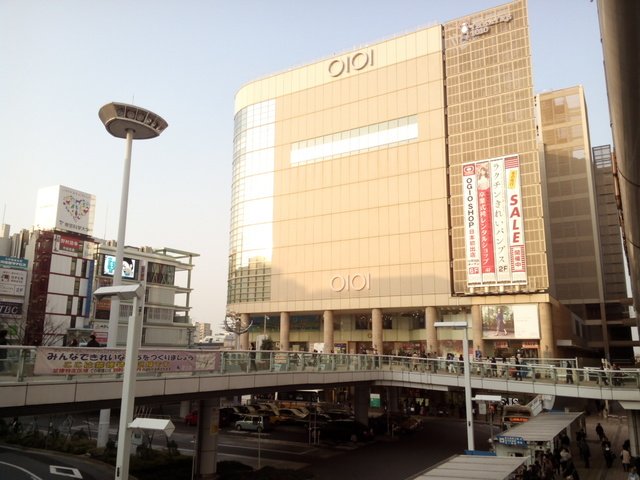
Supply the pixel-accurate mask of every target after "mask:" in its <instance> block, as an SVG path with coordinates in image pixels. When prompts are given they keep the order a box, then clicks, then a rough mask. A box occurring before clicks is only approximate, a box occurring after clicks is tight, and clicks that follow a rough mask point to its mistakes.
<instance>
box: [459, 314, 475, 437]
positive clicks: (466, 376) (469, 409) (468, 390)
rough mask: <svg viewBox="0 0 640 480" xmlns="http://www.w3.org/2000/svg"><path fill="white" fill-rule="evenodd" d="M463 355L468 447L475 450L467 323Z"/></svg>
mask: <svg viewBox="0 0 640 480" xmlns="http://www.w3.org/2000/svg"><path fill="white" fill-rule="evenodd" d="M463 330H464V342H463V344H462V355H464V359H463V360H464V402H465V409H466V413H467V448H468V449H469V450H475V442H474V439H473V407H472V405H471V365H470V364H469V333H468V331H467V326H466V324H465V326H464V328H463Z"/></svg>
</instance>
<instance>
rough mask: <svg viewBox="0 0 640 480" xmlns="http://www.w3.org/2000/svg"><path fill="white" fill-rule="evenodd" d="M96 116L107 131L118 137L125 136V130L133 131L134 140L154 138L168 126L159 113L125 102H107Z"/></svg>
mask: <svg viewBox="0 0 640 480" xmlns="http://www.w3.org/2000/svg"><path fill="white" fill-rule="evenodd" d="M98 116H99V117H100V120H101V121H102V123H103V124H104V126H105V128H106V129H107V132H109V133H110V134H111V135H113V136H114V137H118V138H127V131H131V132H133V138H134V140H144V139H147V138H155V137H157V136H158V135H160V134H161V133H162V132H163V131H164V129H165V128H167V127H168V126H169V124H168V123H167V122H166V121H165V120H164V119H163V118H162V117H161V116H160V115H156V114H155V113H153V112H150V111H149V110H145V109H144V108H140V107H136V106H135V105H128V104H126V103H117V102H111V103H107V104H106V105H105V106H103V107H102V108H101V109H100V111H99V112H98Z"/></svg>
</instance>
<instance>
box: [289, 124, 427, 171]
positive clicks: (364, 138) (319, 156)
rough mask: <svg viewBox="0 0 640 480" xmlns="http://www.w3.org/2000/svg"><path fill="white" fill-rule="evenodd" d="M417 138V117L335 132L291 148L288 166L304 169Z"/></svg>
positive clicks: (295, 144)
mask: <svg viewBox="0 0 640 480" xmlns="http://www.w3.org/2000/svg"><path fill="white" fill-rule="evenodd" d="M417 138H418V117H417V115H410V116H408V117H402V118H397V119H395V120H389V121H387V122H382V123H376V124H374V125H367V126H364V127H359V128H354V129H351V130H346V131H344V132H337V133H333V134H331V135H325V136H323V137H318V138H312V139H309V140H303V141H302V142H296V143H294V144H292V145H291V164H292V165H303V164H306V163H313V162H315V161H318V160H327V159H330V158H336V157H342V156H345V155H351V154H354V153H358V152H362V151H366V150H370V149H375V148H380V147H385V146H390V145H396V144H399V143H402V142H408V141H410V140H416V139H417Z"/></svg>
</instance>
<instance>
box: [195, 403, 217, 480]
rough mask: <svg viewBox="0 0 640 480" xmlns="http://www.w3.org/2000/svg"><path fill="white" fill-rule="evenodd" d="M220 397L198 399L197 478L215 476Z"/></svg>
mask: <svg viewBox="0 0 640 480" xmlns="http://www.w3.org/2000/svg"><path fill="white" fill-rule="evenodd" d="M219 421H220V399H219V398H207V399H204V400H200V402H199V408H198V443H197V445H196V451H195V456H196V458H195V461H194V467H195V469H196V472H195V476H194V478H196V479H197V480H209V479H214V478H215V477H216V464H217V463H218V430H219V428H220V425H219Z"/></svg>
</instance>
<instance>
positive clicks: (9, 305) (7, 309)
mask: <svg viewBox="0 0 640 480" xmlns="http://www.w3.org/2000/svg"><path fill="white" fill-rule="evenodd" d="M0 315H22V304H21V303H14V302H0Z"/></svg>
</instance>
